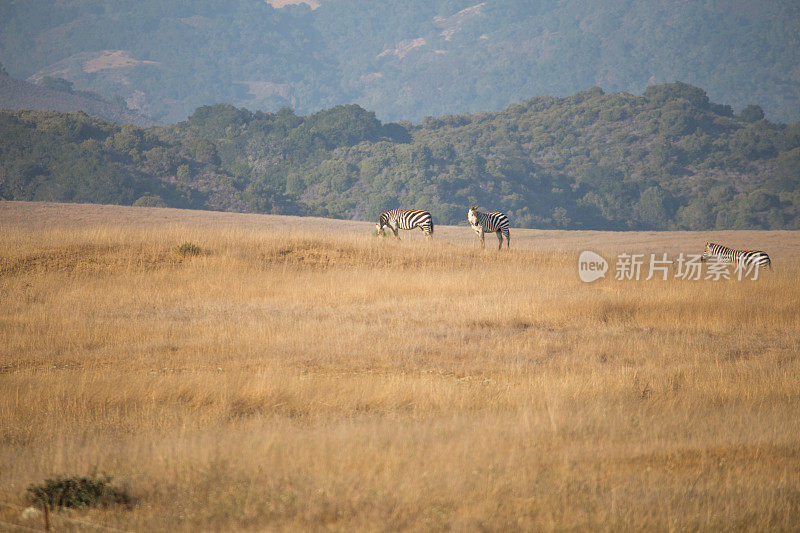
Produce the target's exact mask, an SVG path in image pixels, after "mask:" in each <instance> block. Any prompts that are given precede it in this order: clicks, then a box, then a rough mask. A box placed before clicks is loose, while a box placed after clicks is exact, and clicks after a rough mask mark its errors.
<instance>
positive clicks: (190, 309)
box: [0, 204, 800, 531]
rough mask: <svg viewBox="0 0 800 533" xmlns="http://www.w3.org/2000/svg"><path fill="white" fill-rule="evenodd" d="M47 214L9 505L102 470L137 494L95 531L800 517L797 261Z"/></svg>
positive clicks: (8, 387) (23, 361)
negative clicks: (691, 275)
mask: <svg viewBox="0 0 800 533" xmlns="http://www.w3.org/2000/svg"><path fill="white" fill-rule="evenodd" d="M33 208H34V207H31V208H30V209H33ZM26 209H27V207H26V206H24V205H20V204H16V205H15V206H12V207H9V206H8V204H6V205H5V206H4V205H2V204H0V220H2V222H3V223H4V224H3V225H4V229H5V231H4V232H3V233H2V234H0V295H1V296H2V298H1V299H0V337H1V338H2V341H3V342H2V343H0V390H2V394H0V500H2V501H5V502H11V503H19V504H22V503H23V502H24V497H25V494H24V491H25V487H27V486H29V485H30V484H32V483H37V482H40V481H42V480H43V479H45V478H48V477H53V476H55V475H60V474H78V475H80V474H84V473H88V472H93V471H98V472H106V473H108V474H109V475H112V476H113V477H114V479H115V480H116V481H119V482H120V483H122V484H124V485H125V486H126V487H129V489H130V493H131V494H132V496H133V497H134V500H135V501H136V502H137V503H136V505H134V506H133V507H131V508H109V509H98V510H87V511H86V512H85V516H84V518H86V519H89V520H91V521H94V522H97V523H103V524H107V525H112V526H116V527H123V528H128V529H137V530H171V529H182V530H196V529H205V530H214V529H220V530H231V529H233V530H263V529H288V530H296V529H298V528H311V529H323V528H332V529H339V530H351V529H370V530H374V529H392V530H394V529H411V530H427V529H433V530H437V529H446V528H452V529H460V530H463V529H469V530H477V529H488V530H507V529H512V530H513V529H546V530H553V529H568V528H579V529H591V530H615V531H616V530H620V529H628V530H630V529H637V530H641V529H647V530H650V529H705V530H718V529H793V528H795V527H796V525H797V524H798V523H800V505H799V504H798V502H800V478H798V474H797V473H798V471H800V446H798V444H799V441H800V438H798V435H800V416H799V415H800V381H798V379H797V376H798V375H800V374H799V373H798V371H799V370H800V362H799V361H798V356H799V355H800V299H798V296H797V295H798V294H800V277H799V276H798V275H799V274H800V268H798V267H796V266H794V265H793V264H792V261H791V260H790V259H796V257H794V256H793V255H791V254H790V253H788V252H787V254H784V257H782V260H781V261H776V263H777V264H776V268H775V269H774V271H772V272H765V273H762V276H761V279H760V280H758V281H755V282H752V281H750V282H737V281H730V282H711V281H700V282H689V281H681V280H674V279H672V280H669V281H656V280H653V281H650V282H645V281H641V282H631V281H625V282H622V281H614V280H613V279H607V280H603V281H598V282H595V283H593V284H583V283H581V282H580V281H579V280H578V277H577V272H576V261H577V254H575V253H573V252H569V253H566V252H559V251H557V250H556V251H553V250H551V249H548V250H537V249H536V248H535V245H533V244H532V245H530V246H528V249H512V250H510V251H505V250H504V251H503V252H502V253H498V252H497V251H495V250H491V251H488V250H487V251H485V252H483V251H481V250H479V249H478V248H476V247H475V246H474V243H473V242H472V241H466V242H463V241H459V240H458V239H447V235H448V231H451V234H452V235H457V234H459V233H458V229H457V228H453V229H451V230H447V229H445V230H444V231H443V232H439V231H438V229H437V240H436V241H435V242H434V244H433V245H429V244H428V243H425V242H422V240H421V239H417V238H413V237H410V236H409V237H408V238H406V239H405V240H404V241H401V242H396V241H393V240H388V239H387V240H382V239H376V238H373V237H371V236H370V235H369V227H370V226H369V225H364V230H363V231H362V232H358V231H353V230H352V229H351V226H346V227H347V230H341V229H337V228H338V226H337V225H336V224H335V223H333V222H327V223H325V222H317V223H315V225H306V226H302V227H301V228H300V229H297V230H291V229H288V230H287V228H290V226H287V225H283V226H280V224H281V222H280V219H274V218H268V217H263V218H256V219H253V218H252V217H250V218H248V217H245V216H242V218H241V219H239V218H236V216H230V217H231V218H225V219H224V220H225V221H226V222H225V223H218V224H215V223H212V222H211V221H213V220H221V219H215V218H214V217H215V216H216V215H212V214H197V213H191V214H181V213H177V214H175V215H174V217H173V218H172V219H170V220H166V221H163V220H159V221H148V220H147V218H146V217H145V216H144V215H141V216H140V218H136V217H134V216H133V215H130V214H128V215H125V216H127V217H128V218H127V219H126V218H124V217H115V216H105V217H104V216H99V215H97V216H96V215H94V214H93V213H95V212H94V211H92V210H91V209H92V208H83V207H69V208H66V207H65V208H62V209H64V210H65V211H59V213H60V216H58V217H56V216H53V215H51V214H48V213H44V214H41V216H40V218H37V219H36V220H31V219H30V218H26V217H25V215H26V213H27V211H26ZM104 209H105V210H108V209H111V208H104ZM3 210H5V211H3ZM164 211H165V210H153V211H150V210H141V211H139V212H137V213H143V214H144V213H162V212H164ZM104 213H105V211H104ZM110 213H114V211H113V210H112V211H110ZM120 213H128V212H125V211H124V210H120ZM48 217H50V218H48ZM203 217H206V218H203ZM254 220H255V221H256V222H259V221H267V222H266V224H265V228H264V229H259V227H258V225H257V224H254V223H253V221H254ZM237 221H242V224H241V225H239V224H237ZM245 222H246V223H245ZM326 224H327V226H326ZM462 231H467V230H462ZM442 235H444V237H442ZM536 235H539V234H536ZM559 235H560V236H559V238H560V239H562V240H563V243H564V246H563V249H565V250H572V249H574V244H575V241H574V240H573V241H570V239H585V238H586V235H585V234H581V233H579V232H575V233H574V234H568V233H565V234H559ZM639 235H640V238H641V241H642V242H643V243H644V245H645V246H651V247H652V249H653V251H655V252H660V248H659V246H660V244H659V236H658V235H657V234H656V235H652V234H647V235H645V234H639ZM523 237H524V233H523ZM733 237H735V238H739V239H746V238H747V235H745V234H734V235H733ZM768 237H769V238H772V239H777V240H778V241H780V240H782V239H786V240H787V242H790V241H791V240H792V239H796V237H797V235H796V234H788V233H786V232H782V233H780V234H776V235H769V236H768ZM543 238H548V236H547V235H544V237H543ZM443 239H444V240H443ZM515 240H516V239H515ZM184 242H191V243H194V244H195V245H196V246H198V247H199V248H200V249H202V252H203V253H202V254H199V255H190V254H180V253H177V252H176V247H177V246H179V245H180V244H181V243H184ZM517 242H520V241H517ZM522 242H523V246H525V244H524V242H525V240H524V238H523V239H522ZM528 242H529V243H533V242H534V241H533V240H529V241H528ZM792 242H793V241H792ZM700 244H702V242H701V243H700ZM594 249H595V250H597V251H600V252H604V253H606V255H609V254H610V253H611V252H612V250H609V249H608V248H606V247H604V241H597V243H596V246H595V247H594ZM786 249H787V250H790V251H791V253H794V252H793V251H792V250H793V249H792V248H791V246H790V245H787V248H786ZM687 251H692V250H687ZM775 252H776V254H777V255H778V256H781V254H782V253H783V252H782V251H781V250H775ZM9 513H10V511H8V510H3V511H0V520H4V521H9V520H12V521H16V523H22V522H20V521H19V519H18V517H17V516H12V515H10V514H9Z"/></svg>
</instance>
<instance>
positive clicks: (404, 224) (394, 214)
mask: <svg viewBox="0 0 800 533" xmlns="http://www.w3.org/2000/svg"><path fill="white" fill-rule="evenodd" d="M387 227H388V228H389V229H390V230H392V233H394V236H395V238H397V239H400V236H399V235H398V234H397V230H399V229H414V228H419V229H421V230H422V233H423V234H424V235H425V238H426V239H431V238H433V218H432V217H431V214H430V213H428V212H427V211H422V210H420V209H389V210H388V211H384V212H383V213H381V215H380V216H379V217H378V223H377V224H375V228H376V229H377V230H378V235H380V236H381V237H383V236H384V235H386V231H385V228H387Z"/></svg>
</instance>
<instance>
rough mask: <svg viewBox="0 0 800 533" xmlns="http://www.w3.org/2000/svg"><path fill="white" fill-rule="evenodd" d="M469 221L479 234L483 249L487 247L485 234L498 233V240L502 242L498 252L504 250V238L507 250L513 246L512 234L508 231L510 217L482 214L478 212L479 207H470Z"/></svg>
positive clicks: (501, 214) (497, 214)
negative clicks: (484, 240)
mask: <svg viewBox="0 0 800 533" xmlns="http://www.w3.org/2000/svg"><path fill="white" fill-rule="evenodd" d="M467 220H469V224H470V226H472V229H473V230H475V233H477V234H478V237H480V239H481V247H482V248H483V247H485V246H486V244H485V243H484V242H483V234H484V233H497V239H498V240H499V241H500V246H498V247H497V249H498V250H500V249H502V248H503V237H505V238H506V248H509V247H510V246H511V234H510V233H509V231H508V217H507V216H505V215H504V214H503V213H481V212H480V211H478V206H476V205H471V206H469V212H468V213H467Z"/></svg>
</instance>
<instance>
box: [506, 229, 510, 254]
mask: <svg viewBox="0 0 800 533" xmlns="http://www.w3.org/2000/svg"><path fill="white" fill-rule="evenodd" d="M510 249H511V232H510V231H507V232H506V250H510Z"/></svg>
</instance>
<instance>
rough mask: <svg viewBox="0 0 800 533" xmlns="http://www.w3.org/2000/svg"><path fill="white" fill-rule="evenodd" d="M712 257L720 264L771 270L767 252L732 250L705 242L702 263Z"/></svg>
mask: <svg viewBox="0 0 800 533" xmlns="http://www.w3.org/2000/svg"><path fill="white" fill-rule="evenodd" d="M712 257H714V258H716V259H717V261H719V262H720V263H743V264H744V265H750V264H756V265H758V267H762V266H765V265H766V266H768V267H769V268H772V262H771V261H770V260H769V256H768V255H767V252H762V251H761V250H733V249H732V248H728V247H726V246H722V245H720V244H714V243H713V242H706V249H705V251H704V252H703V257H702V258H701V260H702V261H708V260H709V259H711V258H712Z"/></svg>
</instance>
